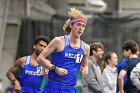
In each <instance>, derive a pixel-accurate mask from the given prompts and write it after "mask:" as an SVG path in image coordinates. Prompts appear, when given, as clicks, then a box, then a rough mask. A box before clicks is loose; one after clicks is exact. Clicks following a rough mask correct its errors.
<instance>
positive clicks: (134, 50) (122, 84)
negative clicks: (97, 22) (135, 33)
mask: <svg viewBox="0 0 140 93" xmlns="http://www.w3.org/2000/svg"><path fill="white" fill-rule="evenodd" d="M68 15H69V19H68V20H67V21H66V22H65V24H64V27H63V30H64V31H65V32H66V33H67V34H66V35H64V36H58V37H55V38H54V39H53V40H51V42H49V40H48V38H47V37H45V36H38V37H37V38H36V39H35V41H34V45H33V49H34V51H33V53H32V55H27V56H24V57H21V58H19V59H17V60H16V62H15V64H14V66H12V67H11V68H10V69H9V70H8V71H7V74H6V75H7V77H8V79H9V80H10V81H11V83H12V85H13V88H14V89H15V91H16V93H76V89H75V85H76V76H77V74H78V72H79V71H80V72H81V74H82V76H83V77H82V84H83V88H82V92H83V93H140V80H139V79H140V63H139V62H140V58H139V47H138V44H137V43H136V42H135V41H133V40H128V41H126V42H124V44H123V45H122V50H123V53H122V55H123V56H122V58H121V60H119V58H118V56H117V53H115V52H113V51H109V52H107V53H104V45H103V44H102V43H101V42H95V43H92V44H91V45H88V44H86V43H85V42H83V41H82V40H81V35H82V34H83V33H84V30H85V27H86V24H87V18H86V16H85V15H84V14H83V13H82V11H80V10H79V9H76V8H71V9H70V10H69V11H68ZM104 54H105V55H104ZM50 55H51V60H50V59H49V58H48V57H49V56H50ZM103 55H104V56H103ZM99 59H103V60H102V64H103V66H102V68H101V66H100V65H99ZM119 61H120V62H119ZM18 71H20V76H19V77H20V80H17V79H16V77H15V76H14V74H15V73H16V72H18ZM44 76H45V79H46V80H47V83H46V84H45V87H44V88H43V90H41V88H40V87H41V84H42V80H43V78H44Z"/></svg>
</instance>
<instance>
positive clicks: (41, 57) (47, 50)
mask: <svg viewBox="0 0 140 93" xmlns="http://www.w3.org/2000/svg"><path fill="white" fill-rule="evenodd" d="M57 44H59V39H58V37H56V38H54V39H53V40H52V41H51V42H50V43H49V45H48V46H47V47H46V48H45V49H44V50H43V51H42V52H41V54H40V55H39V56H38V57H37V62H38V63H39V64H40V65H42V66H44V67H45V68H47V69H49V70H51V69H52V66H53V64H51V62H50V61H49V60H48V59H46V58H47V57H48V56H49V55H50V54H51V53H52V52H54V51H56V50H57Z"/></svg>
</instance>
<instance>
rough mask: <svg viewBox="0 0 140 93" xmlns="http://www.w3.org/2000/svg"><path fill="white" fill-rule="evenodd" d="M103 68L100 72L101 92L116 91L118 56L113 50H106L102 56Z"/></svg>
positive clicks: (112, 92)
mask: <svg viewBox="0 0 140 93" xmlns="http://www.w3.org/2000/svg"><path fill="white" fill-rule="evenodd" d="M104 61H105V69H104V70H103V73H102V80H103V93H116V89H117V71H116V66H117V64H118V57H117V54H116V53H115V52H108V53H107V54H106V55H105V58H104Z"/></svg>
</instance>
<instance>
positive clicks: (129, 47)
mask: <svg viewBox="0 0 140 93" xmlns="http://www.w3.org/2000/svg"><path fill="white" fill-rule="evenodd" d="M122 48H123V55H124V56H125V57H126V58H128V61H127V62H126V64H125V66H124V67H123V68H122V70H121V71H120V73H119V76H118V85H119V93H140V91H139V90H137V88H136V86H134V85H133V83H132V80H131V79H130V74H131V71H132V70H133V68H134V67H135V66H136V65H137V64H138V63H139V62H140V58H138V50H139V48H138V44H137V43H136V42H135V41H133V40H128V41H126V42H125V43H124V44H123V47H122ZM126 74H127V82H126V84H125V91H124V76H125V75H126Z"/></svg>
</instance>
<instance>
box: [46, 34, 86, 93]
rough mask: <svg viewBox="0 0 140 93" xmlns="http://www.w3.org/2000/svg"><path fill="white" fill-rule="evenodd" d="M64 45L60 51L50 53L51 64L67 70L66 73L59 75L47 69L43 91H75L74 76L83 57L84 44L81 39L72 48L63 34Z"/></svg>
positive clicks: (72, 92) (57, 92)
mask: <svg viewBox="0 0 140 93" xmlns="http://www.w3.org/2000/svg"><path fill="white" fill-rule="evenodd" d="M64 42H65V46H64V49H63V50H62V51H60V52H55V53H53V54H52V61H51V62H52V64H54V65H56V66H58V67H60V68H64V69H66V70H68V74H67V75H65V76H60V75H58V74H57V73H55V72H52V71H49V74H48V78H49V81H48V83H47V84H46V86H45V88H44V91H43V93H76V89H75V85H76V76H77V73H78V71H79V68H80V66H81V63H82V60H83V58H84V48H85V47H84V44H83V42H82V41H81V45H80V48H79V49H73V48H72V47H71V46H70V41H69V38H68V36H67V35H65V36H64Z"/></svg>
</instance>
